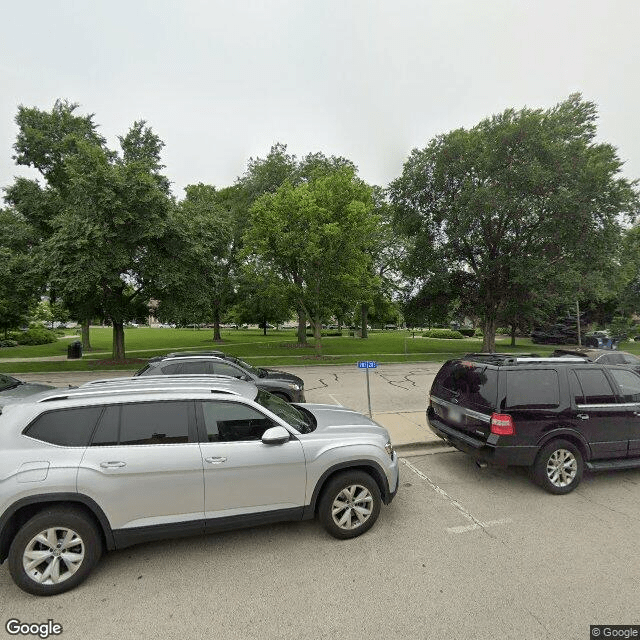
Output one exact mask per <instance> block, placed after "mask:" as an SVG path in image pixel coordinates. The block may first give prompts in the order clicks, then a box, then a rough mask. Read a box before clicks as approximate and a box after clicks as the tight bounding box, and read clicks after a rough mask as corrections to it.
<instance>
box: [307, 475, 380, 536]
mask: <svg viewBox="0 0 640 640" xmlns="http://www.w3.org/2000/svg"><path fill="white" fill-rule="evenodd" d="M354 487H355V489H354V490H353V491H350V489H351V488H354ZM343 491H344V492H346V493H345V494H343ZM349 493H351V498H349ZM341 494H343V495H342V498H343V499H340V498H339V497H340V495H341ZM337 501H339V502H340V503H344V505H345V508H344V509H341V510H338V511H337V513H336V518H335V519H334V514H333V507H334V503H336V502H337ZM381 504H382V498H381V497H380V488H379V487H378V483H377V482H376V481H375V480H374V479H373V478H372V477H371V476H370V475H369V474H368V473H365V472H364V471H344V472H342V473H339V474H337V475H335V476H334V477H333V478H331V479H330V480H329V482H328V483H327V485H326V486H325V487H324V489H323V491H322V497H321V498H320V502H319V503H318V519H319V520H320V522H321V523H322V526H323V527H324V528H325V529H326V531H327V532H328V533H330V534H331V535H332V536H333V537H334V538H339V539H341V540H345V539H347V538H355V537H356V536H359V535H361V534H363V533H364V532H365V531H368V530H369V529H371V527H372V526H373V525H374V523H375V521H376V520H377V519H378V515H379V514H380V506H381ZM366 505H370V506H366ZM354 507H359V509H364V510H367V511H369V513H368V514H367V515H366V519H365V520H364V521H363V522H361V521H360V517H359V516H358V513H359V514H360V515H361V516H362V515H365V514H363V513H362V511H359V510H356V509H355V508H354ZM340 520H344V525H342V526H341V525H340Z"/></svg>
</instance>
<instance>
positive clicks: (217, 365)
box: [212, 362, 245, 378]
mask: <svg viewBox="0 0 640 640" xmlns="http://www.w3.org/2000/svg"><path fill="white" fill-rule="evenodd" d="M212 367H213V373H216V374H218V375H219V376H232V377H234V378H237V377H238V376H244V375H245V373H244V371H242V370H240V369H238V368H236V367H234V366H232V365H230V364H225V363H224V362H213V363H212Z"/></svg>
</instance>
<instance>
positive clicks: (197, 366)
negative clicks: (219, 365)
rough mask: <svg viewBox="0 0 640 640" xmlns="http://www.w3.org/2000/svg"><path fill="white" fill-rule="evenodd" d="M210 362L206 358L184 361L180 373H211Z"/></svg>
mask: <svg viewBox="0 0 640 640" xmlns="http://www.w3.org/2000/svg"><path fill="white" fill-rule="evenodd" d="M209 371H210V369H209V363H208V362H206V361H205V360H198V361H195V362H183V363H182V369H181V370H180V373H181V374H182V375H189V374H190V375H203V374H206V373H209Z"/></svg>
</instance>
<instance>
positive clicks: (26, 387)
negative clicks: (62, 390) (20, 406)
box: [0, 373, 54, 405]
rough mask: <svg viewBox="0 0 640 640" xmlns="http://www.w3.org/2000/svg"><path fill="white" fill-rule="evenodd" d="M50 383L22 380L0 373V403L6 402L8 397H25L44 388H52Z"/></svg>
mask: <svg viewBox="0 0 640 640" xmlns="http://www.w3.org/2000/svg"><path fill="white" fill-rule="evenodd" d="M53 388H54V387H53V386H52V385H50V384H41V383H40V382H23V381H22V380H18V378H14V377H13V376H10V375H7V374H6V373H0V405H1V404H2V403H3V401H4V402H6V401H7V400H8V399H9V398H25V397H27V396H30V395H33V394H34V393H40V392H42V391H45V390H46V389H53Z"/></svg>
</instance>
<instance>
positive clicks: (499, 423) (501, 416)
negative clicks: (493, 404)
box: [491, 413, 516, 436]
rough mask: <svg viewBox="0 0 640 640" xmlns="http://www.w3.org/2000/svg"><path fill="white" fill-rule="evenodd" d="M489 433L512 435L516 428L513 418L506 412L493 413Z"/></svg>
mask: <svg viewBox="0 0 640 640" xmlns="http://www.w3.org/2000/svg"><path fill="white" fill-rule="evenodd" d="M491 433H495V434H496V435H497V436H513V435H515V433H516V429H515V427H514V425H513V418H512V417H511V416H510V415H509V414H507V413H494V414H492V416H491Z"/></svg>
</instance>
